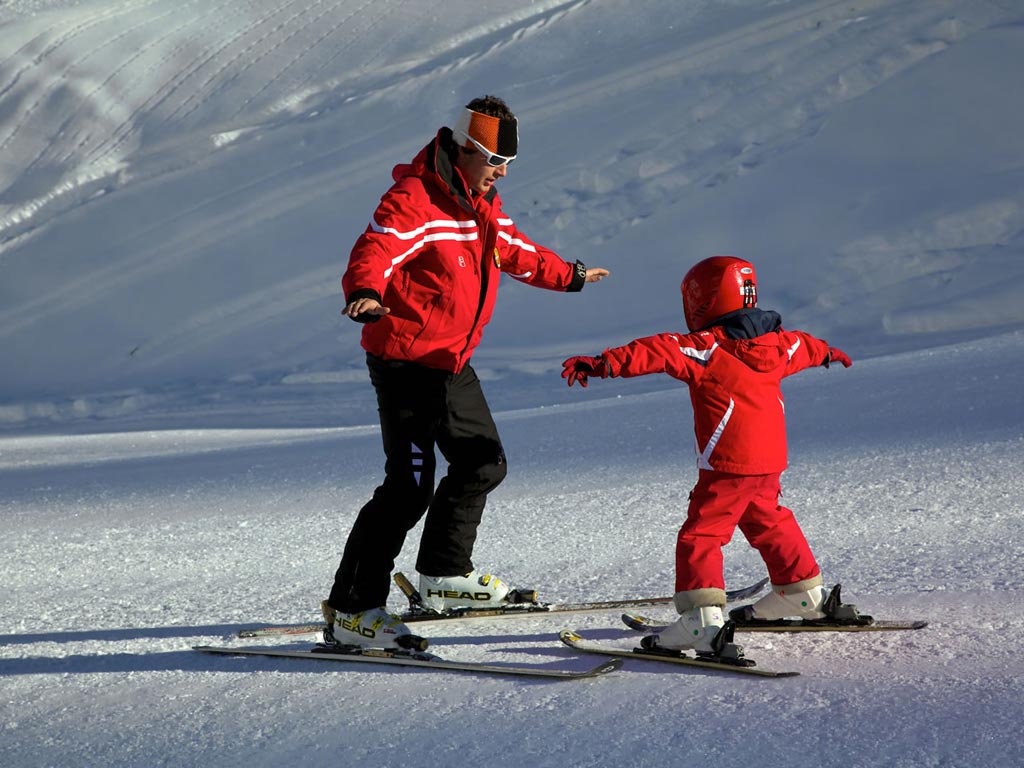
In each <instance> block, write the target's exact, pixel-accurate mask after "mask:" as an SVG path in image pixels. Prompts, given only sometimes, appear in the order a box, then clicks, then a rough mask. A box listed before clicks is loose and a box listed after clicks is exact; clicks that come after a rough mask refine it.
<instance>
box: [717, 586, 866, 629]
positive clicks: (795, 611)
mask: <svg viewBox="0 0 1024 768" xmlns="http://www.w3.org/2000/svg"><path fill="white" fill-rule="evenodd" d="M792 586H800V585H799V584H797V585H791V586H789V587H778V586H775V585H774V584H773V585H772V591H771V592H770V593H769V594H767V595H765V596H764V597H762V598H761V599H760V600H758V601H757V602H756V603H754V604H752V605H744V606H741V607H739V608H734V609H733V610H732V611H730V612H729V618H730V619H731V620H732V621H734V622H735V623H736V626H737V627H750V626H755V627H756V626H758V625H779V626H783V625H786V624H794V623H796V624H807V625H811V626H851V625H868V624H872V623H874V619H873V618H871V617H870V616H867V615H864V614H862V613H858V612H857V606H855V605H851V604H850V603H844V602H843V601H842V596H841V590H842V585H840V584H836V585H835V586H834V587H832V589H831V590H826V589H825V588H824V587H823V586H821V585H820V584H819V585H817V586H813V587H810V588H809V589H805V590H796V591H790V590H791V588H792Z"/></svg>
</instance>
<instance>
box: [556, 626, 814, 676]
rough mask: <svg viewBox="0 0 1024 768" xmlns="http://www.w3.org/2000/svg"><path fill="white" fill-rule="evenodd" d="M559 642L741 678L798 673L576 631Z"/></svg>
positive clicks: (560, 635) (564, 634) (587, 650)
mask: <svg viewBox="0 0 1024 768" xmlns="http://www.w3.org/2000/svg"><path fill="white" fill-rule="evenodd" d="M558 639H559V640H561V641H562V642H563V643H565V644H566V645H567V646H569V647H570V648H572V649H574V650H577V651H580V652H581V653H596V654H600V655H603V656H613V657H616V658H620V659H641V660H643V661H655V662H659V663H664V664H676V665H680V666H685V667H691V668H696V669H703V670H706V671H709V672H729V673H734V674H740V675H756V676H758V677H795V676H796V675H799V674H800V673H799V672H781V671H777V670H773V669H764V668H762V667H758V666H756V665H755V664H754V662H753V661H751V660H749V659H742V658H741V659H739V660H735V659H733V660H719V659H717V658H702V657H700V656H696V657H695V656H686V655H684V654H682V653H680V652H673V651H652V650H647V649H644V648H634V649H632V650H630V649H627V648H616V647H614V646H610V645H605V644H604V643H601V642H598V641H595V640H588V639H587V638H585V637H583V635H581V634H580V633H579V632H577V631H575V630H571V629H563V630H562V631H561V632H559V633H558Z"/></svg>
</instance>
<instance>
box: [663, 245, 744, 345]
mask: <svg viewBox="0 0 1024 768" xmlns="http://www.w3.org/2000/svg"><path fill="white" fill-rule="evenodd" d="M680 288H681V290H682V292H683V314H684V315H685V316H686V327H687V328H689V329H690V330H691V331H700V330H703V329H704V328H707V327H708V326H709V325H711V324H712V323H713V322H714V321H715V320H717V319H718V318H720V317H721V316H722V315H727V314H729V313H730V312H735V311H736V310H738V309H745V308H749V307H756V306H757V274H756V273H755V272H754V265H753V264H751V263H750V262H749V261H745V260H743V259H738V258H736V257H735V256H712V257H711V258H710V259H704V261H699V262H697V263H696V264H694V265H693V267H691V268H690V271H689V272H687V273H686V277H684V278H683V284H682V285H681V286H680Z"/></svg>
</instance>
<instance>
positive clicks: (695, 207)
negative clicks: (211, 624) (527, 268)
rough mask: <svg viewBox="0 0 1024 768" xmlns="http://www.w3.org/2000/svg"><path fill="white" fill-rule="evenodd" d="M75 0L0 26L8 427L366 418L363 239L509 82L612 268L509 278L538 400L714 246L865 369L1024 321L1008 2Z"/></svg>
mask: <svg viewBox="0 0 1024 768" xmlns="http://www.w3.org/2000/svg"><path fill="white" fill-rule="evenodd" d="M63 5H67V7H66V8H63V6H62V4H61V3H57V2H53V3H47V4H44V7H49V8H51V9H52V10H51V11H50V12H40V13H37V14H35V15H32V14H29V13H28V11H29V10H31V9H33V8H34V7H37V6H36V4H30V5H27V6H22V7H24V8H25V11H24V12H22V13H20V14H18V13H17V10H18V8H19V3H14V4H13V8H12V10H9V11H8V12H7V13H8V15H9V16H10V18H11V20H10V21H8V23H7V24H5V25H3V26H0V52H3V54H2V59H0V62H2V63H0V97H2V104H3V107H0V157H3V160H2V161H0V270H2V280H0V358H2V359H3V360H5V361H8V364H7V365H6V366H5V368H6V370H5V375H4V376H3V379H2V380H0V425H6V426H8V427H11V428H14V429H20V428H22V427H23V426H28V425H46V424H51V425H52V424H57V425H68V427H69V428H83V427H82V421H83V419H84V420H86V422H85V425H84V428H86V429H91V428H103V429H110V428H117V425H116V424H112V423H111V421H112V420H114V421H116V420H117V419H119V418H122V417H125V416H141V417H142V420H143V422H145V421H146V420H147V419H152V418H156V417H158V416H161V415H168V416H169V418H168V419H167V420H166V421H165V422H163V423H166V424H170V425H173V424H176V423H180V422H179V418H180V417H181V415H182V413H183V412H184V413H185V414H186V415H187V416H188V418H190V422H189V423H190V424H191V425H195V426H203V425H206V426H209V425H217V426H259V425H260V424H262V423H265V422H261V421H259V420H256V421H255V422H253V421H252V420H251V419H250V418H248V417H247V414H250V413H252V411H253V408H254V406H263V405H265V404H270V406H271V407H274V406H277V405H279V404H280V405H281V406H282V408H283V409H284V410H285V413H280V414H276V415H275V417H274V423H275V424H278V425H281V426H289V425H296V424H300V425H302V426H319V425H324V424H325V423H326V424H335V425H338V424H354V423H359V420H358V418H353V415H352V414H353V412H355V413H362V408H361V407H353V408H348V407H341V408H339V407H338V405H337V404H338V403H339V402H342V403H347V402H348V400H347V398H355V400H354V401H353V403H354V404H355V405H361V404H363V403H364V401H363V400H362V399H360V398H361V397H362V395H363V393H364V392H365V389H366V388H365V373H364V370H363V364H362V356H361V353H360V351H359V348H358V344H357V341H356V337H357V328H356V327H355V326H354V325H353V324H352V323H351V322H349V321H345V322H344V323H342V322H341V321H342V318H340V317H339V316H338V311H339V309H340V306H341V301H342V299H341V296H340V286H339V278H340V274H341V272H342V270H343V268H344V264H345V259H346V257H347V252H348V248H349V247H350V245H351V243H352V241H353V240H354V238H355V235H356V234H357V233H358V232H359V231H360V230H361V229H362V228H363V227H364V226H365V222H366V221H367V219H368V216H369V214H370V212H371V211H372V208H373V205H374V203H375V201H376V200H377V198H378V196H379V195H380V194H381V193H382V192H383V191H384V189H385V188H386V186H387V184H388V183H389V179H390V175H389V172H390V168H391V166H392V165H393V164H394V163H397V162H405V161H407V160H408V159H409V158H410V157H411V156H412V155H413V154H414V153H415V151H416V150H417V149H419V147H421V146H422V145H423V144H424V143H426V141H427V140H429V139H430V138H431V137H432V135H433V132H434V130H435V129H436V128H437V126H438V125H441V124H444V123H446V122H450V120H451V115H452V114H453V113H454V110H455V109H456V108H457V107H458V106H460V105H461V104H463V103H465V101H466V100H468V99H469V98H471V97H472V96H473V95H479V94H480V93H483V92H495V93H499V94H501V95H503V96H504V97H505V98H506V99H507V100H508V101H509V102H510V103H511V104H512V105H513V107H514V108H515V109H516V110H517V112H518V113H519V114H520V116H521V118H522V134H523V151H522V153H521V154H522V157H521V159H520V161H519V162H518V163H517V164H516V165H515V166H514V167H513V169H512V172H511V174H510V175H509V177H508V178H507V179H506V180H505V181H504V183H503V196H504V198H505V199H506V201H507V204H506V208H507V210H508V211H509V212H510V213H511V214H512V215H514V216H515V217H516V219H517V221H518V223H519V224H520V226H521V227H522V228H523V229H524V231H526V232H528V233H530V234H531V235H532V236H533V237H534V238H535V239H537V240H539V241H540V242H544V243H546V244H549V245H551V246H553V247H556V248H557V249H559V251H560V252H561V253H562V254H563V255H564V256H565V257H566V258H569V259H575V258H580V259H582V260H583V261H585V262H587V263H588V264H591V265H603V266H606V267H608V268H610V269H612V270H613V273H614V279H613V280H610V281H606V282H605V283H604V284H603V285H601V286H600V288H594V289H593V290H587V291H585V292H584V293H583V294H582V295H580V296H576V297H571V298H570V299H568V300H567V299H565V298H564V297H558V296H554V295H551V294H547V293H545V292H542V291H533V290H530V289H529V288H527V287H525V286H519V285H516V284H510V285H507V286H506V287H505V288H504V295H503V298H502V301H501V302H499V307H498V310H497V315H496V318H495V320H494V322H493V323H492V324H491V326H490V328H489V329H488V333H487V336H486V338H485V343H484V345H483V347H482V348H481V350H480V352H479V353H478V355H477V364H478V366H480V367H481V368H482V369H485V372H486V373H487V374H488V375H489V376H490V377H491V378H492V379H494V380H496V381H495V384H494V388H493V390H492V391H493V392H494V393H495V395H499V394H501V395H502V396H505V393H506V391H507V393H508V397H509V398H510V400H509V402H512V403H514V404H515V405H517V406H527V405H531V404H539V403H538V399H539V401H540V402H553V401H556V400H557V399H558V398H563V397H564V393H561V392H560V391H556V392H552V393H550V394H548V391H549V390H551V389H552V388H551V387H550V386H549V382H548V379H547V376H548V375H549V374H550V372H551V371H552V370H555V369H556V368H557V364H558V362H559V361H560V360H561V358H562V356H563V353H564V352H565V351H566V350H567V349H573V350H576V349H580V348H588V347H589V348H595V347H596V348H599V347H600V346H602V345H604V344H606V343H609V342H610V341H613V340H616V341H617V340H626V339H627V337H630V338H631V337H632V336H634V335H638V334H640V333H641V332H647V331H649V330H651V329H652V328H657V329H659V330H660V329H664V328H670V327H674V326H675V325H677V324H678V323H679V311H678V310H679V299H678V293H677V292H676V291H674V290H673V289H672V286H673V285H675V284H678V280H679V278H680V277H681V275H682V273H683V272H685V269H686V268H687V267H688V266H689V265H690V264H692V263H693V262H694V261H697V260H699V259H700V258H703V257H705V256H708V255H712V254H715V253H738V254H742V255H744V256H747V257H748V258H751V259H753V260H755V262H756V263H757V265H758V267H759V270H760V275H761V278H762V284H763V291H762V293H763V295H764V296H765V297H766V299H767V300H768V301H770V303H771V304H772V306H774V307H775V308H777V309H779V310H780V311H782V312H783V316H784V318H786V319H787V321H788V322H789V324H791V325H794V326H799V325H803V326H806V327H808V328H812V329H814V330H815V331H817V332H818V333H819V334H821V335H824V336H825V337H826V338H834V339H835V340H836V342H837V343H838V342H839V341H840V340H841V341H842V343H843V344H844V345H845V346H846V347H848V348H849V349H850V351H851V352H852V353H853V354H855V355H857V356H864V355H869V354H870V355H873V354H880V353H882V352H885V351H891V350H898V349H911V348H917V347H922V346H931V345H934V344H941V343H945V342H946V341H948V340H949V339H950V338H951V337H952V338H957V337H959V336H958V335H959V334H964V333H966V334H986V333H992V332H996V331H998V330H1001V329H1005V328H1007V327H1017V326H1019V325H1020V323H1021V321H1022V320H1024V315H1022V310H1021V308H1020V306H1021V305H1020V302H1018V301H1016V300H1015V288H1014V286H1015V284H1016V282H1018V281H1019V279H1020V277H1021V270H1022V269H1024V267H1022V266H1021V264H1022V262H1021V260H1020V259H1019V258H1017V255H1018V254H1019V252H1020V232H1021V229H1022V226H1021V222H1022V218H1024V215H1022V210H1024V205H1022V203H1024V200H1022V197H1021V194H1022V193H1021V190H1022V189H1024V184H1022V183H1021V173H1022V171H1021V167H1022V165H1021V162H1022V157H1021V155H1022V148H1021V144H1020V141H1019V138H1018V137H1019V131H1017V130H1014V127H1018V126H1020V125H1021V124H1022V122H1024V120H1022V111H1024V106H1022V105H1024V99H1022V98H1021V96H1022V95H1024V94H1022V92H1021V88H1022V86H1021V85H1020V82H1019V79H1018V78H1017V77H1016V70H1017V67H1015V66H1013V64H1014V63H1015V62H1018V61H1019V57H1020V53H1019V51H1020V50H1021V49H1022V46H1021V36H1022V34H1024V32H1022V28H1021V27H1020V25H1019V23H1016V22H1018V21H1019V18H1018V14H1017V11H1016V10H1015V9H1014V7H1013V4H1012V3H1005V2H1002V3H1000V2H963V1H961V2H957V1H955V0H937V1H934V2H929V3H914V2H896V3H893V2H882V1H881V0H866V1H865V2H859V3H853V4H851V3H848V2H834V1H832V2H830V1H828V0H816V1H815V2H785V3H770V4H765V3H763V2H760V1H758V2H754V1H753V0H742V1H739V2H730V3H710V2H686V3H660V2H649V3H641V4H635V6H630V7H629V8H628V9H626V8H624V7H623V6H622V5H621V4H620V3H615V2H592V1H587V0H583V1H576V2H554V1H552V0H548V1H547V2H539V3H514V4H508V3H500V4H492V3H469V2H454V3H447V4H446V6H445V8H446V12H445V14H443V15H441V14H438V13H436V11H435V10H434V8H433V6H431V5H430V4H427V3H418V2H412V3H410V2H398V0H393V1H391V2H385V1H382V2H375V3H373V4H372V11H371V10H370V7H371V6H370V4H368V3H353V2H343V1H342V0H333V1H331V2H328V1H326V0H325V1H322V2H307V1H306V0H294V1H293V2H289V3H269V2H255V3H238V2H228V1H227V0H221V1H220V2H213V3H198V2H192V3H176V2H174V3H172V2H169V0H133V1H132V2H124V3H103V2H89V1H87V2H79V3H74V4H70V5H68V4H63ZM510 282H511V281H510ZM611 306H614V307H618V308H619V309H618V311H617V312H614V313H612V312H609V311H608V308H609V307H611ZM197 403H199V404H202V406H203V407H202V408H201V409H200V410H201V411H202V413H201V414H195V413H194V412H195V411H196V405H197ZM239 405H240V407H236V406H239ZM203 414H205V416H204V415H203Z"/></svg>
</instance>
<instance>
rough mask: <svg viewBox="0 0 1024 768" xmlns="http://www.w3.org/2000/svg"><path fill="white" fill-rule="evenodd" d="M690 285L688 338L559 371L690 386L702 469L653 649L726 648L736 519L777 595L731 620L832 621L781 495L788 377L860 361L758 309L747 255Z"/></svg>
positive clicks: (644, 343) (714, 263)
mask: <svg viewBox="0 0 1024 768" xmlns="http://www.w3.org/2000/svg"><path fill="white" fill-rule="evenodd" d="M681 288H682V294H683V313H684V315H685V318H686V325H687V327H688V328H689V330H690V333H689V334H676V333H662V334H658V335H656V336H648V337H646V338H642V339H636V340H635V341H632V342H630V343H629V344H626V345H625V346H622V347H616V348H614V349H606V350H605V351H604V352H603V353H601V355H600V356H599V357H571V358H569V359H568V360H566V361H565V362H564V363H563V367H564V370H563V372H562V377H563V378H565V379H567V381H568V384H569V386H572V385H573V383H574V382H579V383H580V385H581V386H584V387H586V386H587V379H588V378H589V377H592V376H596V377H600V378H606V377H608V376H642V375H645V374H649V373H667V374H668V375H670V376H673V377H674V378H676V379H679V380H680V381H683V382H685V383H686V384H687V385H688V386H689V390H690V400H691V402H692V403H693V416H694V432H695V437H696V450H697V466H698V469H699V473H698V480H697V485H696V486H695V487H694V489H693V491H692V492H691V493H690V504H689V510H688V512H687V518H686V522H685V523H684V524H683V526H682V528H681V529H680V530H679V535H678V539H677V542H676V584H675V597H674V603H675V607H676V610H677V611H678V612H679V613H680V618H679V619H678V621H676V622H675V623H673V624H671V625H670V626H669V627H667V628H666V629H664V630H662V631H661V632H660V633H659V634H657V635H652V636H649V637H647V638H644V645H645V647H648V648H663V649H666V650H685V649H692V650H694V651H696V652H697V653H698V654H715V655H720V654H721V653H722V649H723V647H724V646H725V640H724V639H723V638H720V637H719V633H720V632H721V630H722V627H723V626H724V625H725V621H724V618H723V615H722V613H723V609H724V607H725V602H726V597H725V580H724V577H723V572H722V547H723V546H724V545H726V544H727V543H729V540H730V539H731V538H732V535H733V533H734V531H735V529H736V527H737V526H739V529H740V531H742V533H743V535H744V536H745V537H746V539H747V541H749V542H750V544H751V546H753V547H754V548H755V549H757V551H758V552H759V553H760V555H761V557H762V558H763V560H764V562H765V565H766V566H767V568H768V574H769V576H770V578H771V583H772V591H771V593H770V594H768V595H767V596H765V597H763V598H762V599H761V600H759V601H757V602H756V603H754V604H753V605H750V606H745V607H744V608H740V609H737V610H734V611H733V612H732V618H733V619H734V620H736V621H737V622H738V623H742V624H750V623H756V622H757V621H768V620H776V619H781V618H786V617H797V618H802V619H821V618H823V617H824V616H825V611H824V608H825V601H826V599H827V598H828V592H827V591H826V590H825V589H824V588H823V586H822V577H821V571H820V569H819V568H818V563H817V562H816V561H815V559H814V555H813V554H812V552H811V549H810V547H809V546H808V544H807V540H806V539H805V538H804V535H803V532H802V531H801V530H800V526H799V525H798V524H797V522H796V519H795V518H794V516H793V513H792V512H791V511H790V510H788V509H786V508H785V507H783V506H781V505H780V504H779V502H778V498H779V495H780V494H781V487H780V484H779V478H780V475H781V473H782V471H783V470H784V469H785V468H786V464H787V455H786V427H785V415H784V407H785V406H784V403H783V399H782V391H781V387H780V382H781V380H782V379H783V378H785V377H786V376H789V375H791V374H794V373H796V372H798V371H801V370H803V369H805V368H809V367H811V366H818V365H823V366H825V367H826V368H827V367H828V366H829V364H830V363H841V364H842V365H843V366H844V367H847V368H848V367H850V365H852V363H851V361H850V358H849V357H848V356H847V355H846V354H845V353H844V352H842V351H840V350H839V349H836V348H835V347H830V346H829V345H828V344H827V343H826V342H824V341H822V340H820V339H816V338H815V337H813V336H811V335H809V334H807V333H803V332H802V331H787V330H784V329H783V328H782V319H781V317H780V316H779V314H778V313H777V312H772V311H766V310H761V309H758V308H757V276H756V274H755V272H754V266H753V265H752V264H751V263H750V262H748V261H744V260H743V259H739V258H735V257H732V256H714V257H712V258H709V259H705V260H704V261H701V262H699V263H698V264H696V265H695V266H694V267H693V268H692V269H690V271H689V272H687V274H686V277H685V278H684V279H683V282H682V286H681ZM836 597H838V594H837V595H836ZM725 634H726V633H722V635H723V636H724V635H725ZM730 634H731V633H730ZM716 639H717V640H718V642H716ZM729 645H730V646H731V644H729ZM731 649H732V652H733V653H736V654H738V655H741V654H742V651H741V649H739V648H737V647H736V646H731Z"/></svg>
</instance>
